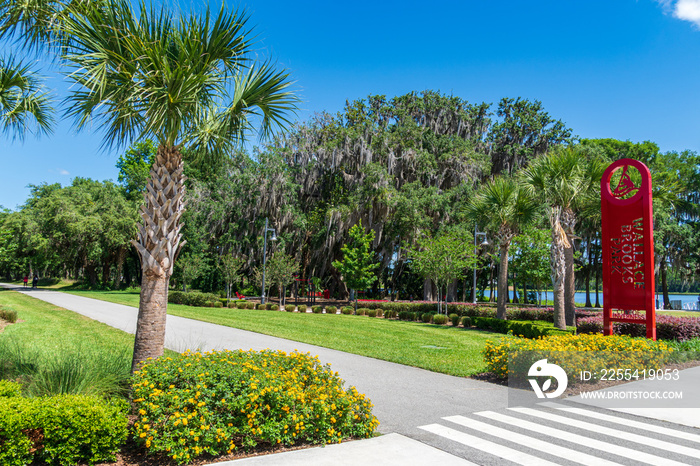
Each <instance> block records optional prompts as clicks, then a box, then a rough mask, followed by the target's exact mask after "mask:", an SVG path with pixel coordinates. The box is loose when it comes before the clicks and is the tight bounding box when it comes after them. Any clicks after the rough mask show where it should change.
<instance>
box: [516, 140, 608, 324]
mask: <svg viewBox="0 0 700 466" xmlns="http://www.w3.org/2000/svg"><path fill="white" fill-rule="evenodd" d="M603 171H604V166H603V164H602V163H600V161H598V159H589V160H587V159H586V158H585V157H583V156H582V154H581V153H580V152H579V151H578V150H577V149H576V148H573V147H566V148H561V149H559V150H556V151H554V152H552V153H549V154H547V155H545V156H542V157H539V158H537V159H535V160H534V161H533V163H532V164H531V165H530V166H529V167H528V168H526V169H525V170H524V172H523V181H524V183H525V185H526V186H527V187H528V188H529V189H530V191H531V192H532V193H533V195H536V196H538V197H539V198H540V199H541V200H542V201H543V202H545V203H546V204H547V205H548V206H549V222H550V225H551V227H552V250H551V255H550V261H551V267H552V284H553V288H554V319H555V320H554V323H555V326H556V327H558V328H566V325H575V318H576V313H575V307H574V292H575V288H574V241H575V239H576V235H575V231H574V229H575V226H576V222H577V220H578V217H577V212H578V211H579V210H580V209H581V208H583V207H584V206H586V205H590V204H591V202H592V199H595V196H596V195H597V193H598V190H599V186H600V178H601V177H602V174H603ZM597 199H598V202H600V197H598V198H597Z"/></svg>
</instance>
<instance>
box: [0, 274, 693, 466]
mask: <svg viewBox="0 0 700 466" xmlns="http://www.w3.org/2000/svg"><path fill="white" fill-rule="evenodd" d="M0 286H6V287H9V286H8V285H2V284H0ZM17 290H18V291H20V292H22V293H25V294H28V295H32V296H35V297H37V298H39V299H42V300H44V301H47V302H50V303H52V304H55V305H57V306H60V307H62V308H65V309H69V310H72V311H74V312H77V313H80V314H83V315H85V316H87V317H90V318H92V319H95V320H98V321H100V322H104V323H106V324H108V325H110V326H113V327H116V328H119V329H121V330H124V331H126V332H130V333H134V331H135V327H136V314H137V310H136V309H134V308H131V307H128V306H123V305H119V304H112V303H108V302H104V301H97V300H93V299H90V298H84V297H80V296H75V295H70V294H67V293H61V292H56V291H51V290H41V289H40V290H31V289H30V290H26V289H22V288H17ZM166 347H168V348H170V349H173V350H176V351H183V350H185V349H187V348H199V349H202V350H210V349H224V348H226V349H239V348H240V349H256V350H259V349H265V348H272V349H281V350H284V351H293V350H295V349H296V350H299V351H304V352H306V351H308V352H311V353H312V354H315V355H318V356H319V357H320V359H321V361H323V362H324V363H331V364H332V367H333V369H334V370H337V371H338V372H339V373H340V375H341V377H342V378H343V379H344V380H345V381H346V383H347V384H348V385H354V386H356V387H357V389H358V390H359V391H360V392H361V393H365V394H366V395H367V396H368V397H369V398H370V399H371V400H372V402H373V403H374V405H375V408H374V414H375V415H376V416H377V418H378V419H379V421H380V422H381V425H380V427H379V431H380V432H381V433H383V434H387V435H383V436H381V437H378V438H374V439H369V440H362V441H356V442H347V443H343V444H340V445H333V446H327V447H324V448H311V449H307V450H299V451H294V452H288V453H282V454H277V455H267V456H263V457H255V458H249V459H244V460H237V461H234V462H230V464H231V466H234V465H235V464H244V465H245V464H251V465H266V466H267V465H277V464H284V465H297V464H298V465H302V464H304V465H307V464H313V465H321V464H327V465H364V464H370V463H377V464H391V465H393V464H396V465H424V464H441V465H443V464H444V465H452V464H454V465H470V464H481V465H501V464H536V465H540V464H565V465H566V464H595V465H597V464H629V465H633V464H639V463H640V462H644V463H648V464H663V465H672V464H700V430H698V429H695V428H693V427H690V426H698V424H700V412H698V411H699V410H698V409H697V408H700V403H697V400H698V390H700V368H697V369H689V370H686V371H683V378H682V379H681V381H682V386H681V385H676V386H674V389H679V390H683V391H684V392H685V393H686V396H687V397H689V398H690V399H689V400H686V401H688V402H689V403H690V406H693V403H695V405H694V406H693V407H692V408H688V409H656V410H647V411H646V412H641V411H638V410H637V411H634V410H627V412H623V411H624V410H618V411H610V410H606V409H603V408H601V407H600V406H595V404H596V403H592V402H587V403H588V404H587V405H586V404H582V403H583V400H580V399H578V400H577V399H571V398H570V399H568V400H566V401H565V402H562V403H560V404H556V405H554V404H551V403H550V404H543V405H540V406H537V407H535V408H533V409H529V410H522V409H518V408H511V409H509V408H508V407H507V391H506V388H505V387H501V386H497V385H492V384H488V383H485V382H479V381H475V380H471V379H466V378H459V377H452V376H448V375H444V374H437V373H434V372H429V371H425V370H422V369H417V368H413V367H408V366H403V365H400V364H394V363H390V362H386V361H380V360H377V359H373V358H367V357H363V356H357V355H352V354H348V353H343V352H341V351H335V350H330V349H327V348H322V347H318V346H313V345H307V344H303V343H298V342H293V341H289V340H284V339H280V338H275V337H270V336H266V335H261V334H257V333H252V332H247V331H243V330H238V329H233V328H229V327H223V326H219V325H214V324H209V323H206V322H200V321H195V320H190V319H184V318H181V317H176V316H168V320H167V327H166ZM377 351H381V348H377ZM693 397H695V400H693ZM571 401H578V402H577V403H572V402H571ZM631 413H633V414H636V415H641V416H646V417H638V416H635V415H632V414H631ZM672 423H676V424H672ZM613 434H614V435H613ZM630 442H633V443H636V444H635V445H633V446H630ZM217 464H219V465H220V466H221V465H222V464H229V463H217Z"/></svg>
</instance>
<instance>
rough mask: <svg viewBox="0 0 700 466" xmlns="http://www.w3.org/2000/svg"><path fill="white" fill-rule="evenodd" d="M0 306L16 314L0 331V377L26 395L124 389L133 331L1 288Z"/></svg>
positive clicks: (122, 391)
mask: <svg viewBox="0 0 700 466" xmlns="http://www.w3.org/2000/svg"><path fill="white" fill-rule="evenodd" d="M0 307H1V308H3V309H10V310H12V311H15V312H16V313H17V318H18V320H17V322H16V323H15V324H12V325H7V326H6V327H5V328H4V329H3V330H2V333H0V379H3V378H4V379H14V380H19V381H20V382H22V384H23V386H24V391H25V394H26V395H29V396H41V395H53V394H59V393H72V394H99V395H107V396H110V395H124V394H125V393H126V388H127V383H128V379H129V376H130V375H129V372H130V369H131V356H132V354H133V345H134V337H133V335H129V334H128V333H126V332H123V331H121V330H117V329H114V328H112V327H109V326H108V325H105V324H103V323H100V322H97V321H94V320H92V319H89V318H87V317H84V316H82V315H80V314H76V313H75V312H71V311H68V310H65V309H62V308H60V307H57V306H55V305H53V304H50V303H46V302H44V301H41V300H39V299H36V298H33V297H31V296H26V295H23V294H21V293H17V292H15V291H9V290H6V289H2V288H0Z"/></svg>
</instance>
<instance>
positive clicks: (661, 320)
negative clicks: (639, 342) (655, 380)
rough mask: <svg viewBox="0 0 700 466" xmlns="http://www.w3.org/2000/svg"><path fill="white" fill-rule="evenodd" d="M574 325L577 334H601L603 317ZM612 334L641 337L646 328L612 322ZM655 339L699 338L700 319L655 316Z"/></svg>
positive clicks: (679, 339) (592, 317)
mask: <svg viewBox="0 0 700 466" xmlns="http://www.w3.org/2000/svg"><path fill="white" fill-rule="evenodd" d="M576 324H577V327H578V333H591V334H597V333H600V334H602V333H603V315H602V314H600V313H598V314H596V315H594V316H587V317H583V318H579V319H577V321H576ZM613 333H614V334H615V335H628V336H631V337H643V336H645V335H646V326H645V325H644V324H635V323H627V322H614V323H613ZM656 338H658V339H660V340H677V341H687V340H692V339H693V338H700V318H698V317H675V316H668V315H657V316H656Z"/></svg>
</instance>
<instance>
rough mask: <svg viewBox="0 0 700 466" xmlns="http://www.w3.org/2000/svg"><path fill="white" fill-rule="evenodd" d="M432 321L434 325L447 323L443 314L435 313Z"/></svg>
mask: <svg viewBox="0 0 700 466" xmlns="http://www.w3.org/2000/svg"><path fill="white" fill-rule="evenodd" d="M433 323H434V324H435V325H445V324H446V323H447V316H446V315H445V314H435V315H434V316H433Z"/></svg>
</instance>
